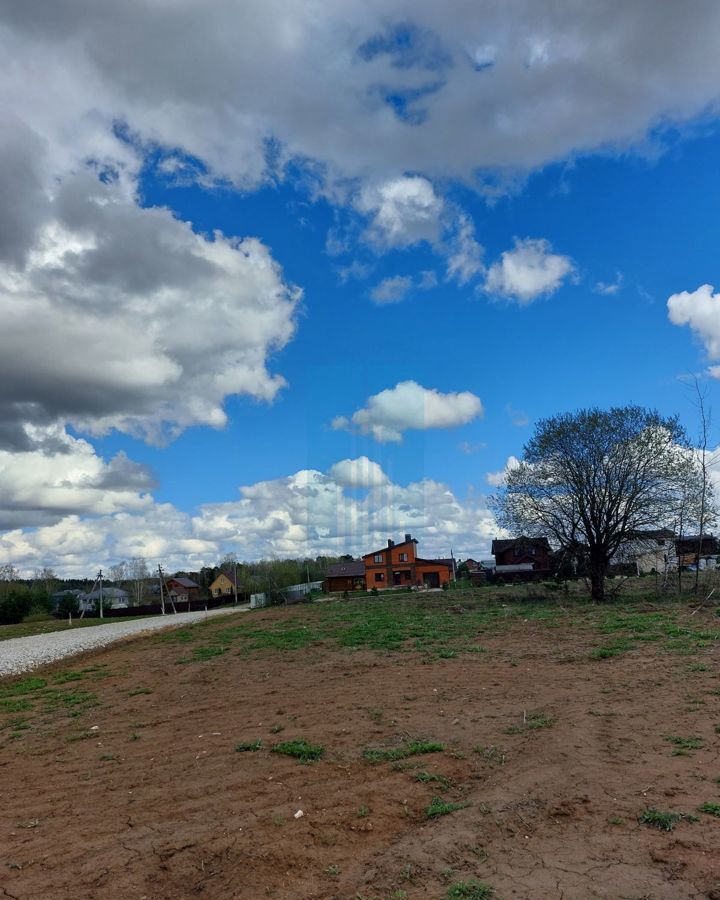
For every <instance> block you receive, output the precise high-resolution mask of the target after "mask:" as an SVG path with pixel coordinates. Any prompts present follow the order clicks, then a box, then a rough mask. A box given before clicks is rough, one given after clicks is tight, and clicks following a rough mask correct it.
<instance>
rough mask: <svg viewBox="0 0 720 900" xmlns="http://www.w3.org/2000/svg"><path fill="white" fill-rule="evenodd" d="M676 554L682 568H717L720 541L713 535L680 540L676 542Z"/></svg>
mask: <svg viewBox="0 0 720 900" xmlns="http://www.w3.org/2000/svg"><path fill="white" fill-rule="evenodd" d="M675 553H676V555H677V560H678V565H680V566H695V565H699V566H700V568H701V569H704V568H706V567H707V568H715V567H716V566H717V560H718V556H720V541H718V539H717V538H716V537H714V536H713V535H712V534H703V535H702V536H701V535H694V536H692V537H682V538H678V539H677V540H676V541H675Z"/></svg>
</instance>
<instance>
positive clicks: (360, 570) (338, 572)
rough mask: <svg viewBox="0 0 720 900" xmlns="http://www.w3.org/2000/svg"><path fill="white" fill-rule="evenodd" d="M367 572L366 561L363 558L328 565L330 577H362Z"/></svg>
mask: <svg viewBox="0 0 720 900" xmlns="http://www.w3.org/2000/svg"><path fill="white" fill-rule="evenodd" d="M364 574H365V563H364V562H363V561H362V560H353V561H352V562H341V563H333V565H331V566H328V570H327V577H328V578H360V577H361V576H362V575H364Z"/></svg>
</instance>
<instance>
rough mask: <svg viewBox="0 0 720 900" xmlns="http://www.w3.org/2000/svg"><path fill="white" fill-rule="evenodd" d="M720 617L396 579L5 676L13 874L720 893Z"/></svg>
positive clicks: (575, 898) (206, 886) (184, 889)
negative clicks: (395, 592)
mask: <svg viewBox="0 0 720 900" xmlns="http://www.w3.org/2000/svg"><path fill="white" fill-rule="evenodd" d="M719 636H720V618H718V616H717V615H716V614H715V611H714V610H707V611H706V610H700V611H698V612H696V613H695V614H693V613H692V610H691V609H690V608H689V607H687V606H682V607H679V606H667V605H652V604H646V605H644V606H643V605H637V604H636V605H633V606H624V607H618V606H613V607H612V608H608V609H597V608H591V607H583V606H573V607H572V608H569V609H563V608H562V607H561V606H557V605H550V604H545V605H530V604H516V605H513V604H509V605H506V606H503V605H501V604H492V605H489V604H487V603H484V602H478V601H475V600H470V599H467V600H463V601H457V600H455V599H453V598H449V597H448V596H447V595H435V597H434V598H433V599H432V600H428V599H425V600H417V599H414V598H412V599H404V598H390V599H387V598H381V599H374V600H351V601H348V602H345V603H333V604H323V605H314V606H310V607H300V608H299V607H294V608H290V609H278V610H266V611H258V612H254V613H252V614H248V615H247V616H244V617H243V620H242V622H235V623H233V624H232V625H230V626H229V625H228V623H227V622H212V623H208V624H207V625H200V626H194V627H190V628H187V629H182V630H180V631H175V632H172V633H168V634H165V635H162V636H153V637H149V638H145V639H141V640H135V641H133V642H128V643H125V644H122V645H119V646H117V647H115V648H113V649H110V650H105V651H102V652H101V653H97V654H95V655H93V656H92V657H83V658H82V659H79V660H77V661H75V662H74V663H73V664H71V665H68V664H66V665H65V666H63V667H62V668H59V667H57V668H55V669H50V670H44V671H42V672H39V673H37V674H36V676H34V677H33V678H25V679H24V680H22V681H18V680H15V681H4V682H0V725H1V726H2V731H0V858H1V861H0V897H2V896H3V894H4V896H7V897H11V898H16V900H30V898H32V900H36V898H53V900H54V898H57V900H63V898H68V900H70V898H72V900H78V898H103V900H104V898H108V900H110V898H112V900H118V898H122V900H124V898H135V900H141V898H146V900H160V898H185V897H187V898H190V897H207V898H213V900H214V898H220V900H222V898H264V897H270V898H276V900H291V898H348V900H351V898H353V900H371V898H373V900H374V898H378V900H380V898H381V900H402V898H408V900H412V898H438V900H439V898H446V897H447V898H463V897H464V898H471V900H482V898H487V897H496V898H501V900H502V898H506V900H507V898H533V900H536V898H545V897H547V898H566V900H583V898H590V897H604V898H628V900H629V898H634V900H640V898H646V900H649V898H653V900H654V898H658V900H659V898H668V900H670V898H672V900H682V898H699V897H707V898H715V900H717V898H720V783H718V779H719V778H720V758H719V754H718V750H719V749H720V734H719V733H718V732H719V731H720V708H719V707H720V677H719V674H720V672H719V670H718V658H717V654H718V646H719V644H718V637H719ZM296 739H304V740H306V741H307V742H309V743H310V744H312V745H316V746H317V747H322V748H323V749H324V753H323V755H322V758H321V759H319V760H317V761H314V762H308V763H306V764H304V763H303V762H301V761H300V760H298V759H297V758H294V757H292V756H287V755H283V754H281V753H279V752H276V751H273V748H274V747H276V745H278V744H281V743H282V742H288V741H293V740H296ZM256 742H260V745H261V746H260V747H259V748H257V744H256ZM413 742H415V743H413ZM238 745H240V746H241V749H240V750H238V749H236V748H237V747H238ZM437 745H440V746H441V748H442V749H440V747H438V746H437ZM291 746H292V745H291ZM373 751H381V752H373ZM413 751H417V752H413ZM430 751H432V752H430ZM318 752H321V751H320V750H318ZM434 798H435V799H434ZM703 805H705V809H706V810H707V811H700V810H699V807H701V806H703ZM648 810H656V811H658V812H659V813H676V814H678V815H680V816H682V818H678V819H676V820H673V819H672V818H670V819H669V820H668V819H661V820H660V821H659V823H657V824H660V825H662V824H665V825H667V826H668V827H672V830H671V831H665V830H662V829H660V828H658V827H653V825H652V823H646V822H642V821H640V819H641V818H642V817H643V815H645V816H646V817H648V812H647V811H648ZM300 811H302V815H300V814H299V813H300ZM713 813H715V814H713ZM649 817H650V818H651V819H652V818H653V814H652V813H650V814H649Z"/></svg>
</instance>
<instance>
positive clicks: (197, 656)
mask: <svg viewBox="0 0 720 900" xmlns="http://www.w3.org/2000/svg"><path fill="white" fill-rule="evenodd" d="M227 651H228V648H227V647H195V649H194V650H193V655H192V658H193V661H194V662H205V661H206V660H208V659H214V658H215V657H216V656H222V655H223V653H227Z"/></svg>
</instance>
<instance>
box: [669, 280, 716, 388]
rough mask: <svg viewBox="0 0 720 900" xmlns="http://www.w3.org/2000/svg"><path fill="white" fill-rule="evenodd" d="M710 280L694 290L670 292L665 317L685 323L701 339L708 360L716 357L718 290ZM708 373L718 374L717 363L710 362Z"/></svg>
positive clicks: (680, 323)
mask: <svg viewBox="0 0 720 900" xmlns="http://www.w3.org/2000/svg"><path fill="white" fill-rule="evenodd" d="M713 291H714V288H713V286H712V285H711V284H703V285H701V286H700V287H699V288H698V289H697V290H696V291H681V292H680V293H678V294H673V295H672V296H671V297H670V298H669V299H668V302H667V307H668V317H669V319H670V321H671V322H672V323H673V325H688V326H689V327H690V329H691V330H692V331H693V332H694V333H695V335H696V336H697V338H698V339H699V340H700V341H701V342H702V343H703V345H704V347H705V350H706V351H707V354H708V356H709V357H710V359H711V360H717V359H720V294H716V293H713ZM709 371H710V374H711V375H713V376H714V377H715V378H720V366H711V367H710V370H709Z"/></svg>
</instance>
